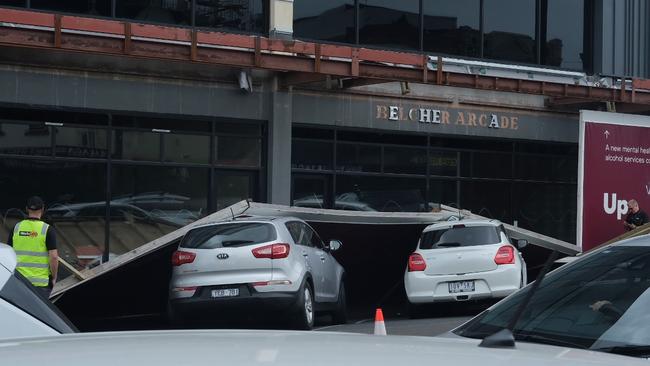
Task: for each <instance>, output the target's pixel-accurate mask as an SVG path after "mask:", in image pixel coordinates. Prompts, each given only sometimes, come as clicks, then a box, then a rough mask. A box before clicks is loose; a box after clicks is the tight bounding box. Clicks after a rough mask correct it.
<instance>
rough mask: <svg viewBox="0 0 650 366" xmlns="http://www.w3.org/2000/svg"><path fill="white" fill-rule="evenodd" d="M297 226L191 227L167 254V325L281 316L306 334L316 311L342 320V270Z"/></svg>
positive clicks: (283, 220)
mask: <svg viewBox="0 0 650 366" xmlns="http://www.w3.org/2000/svg"><path fill="white" fill-rule="evenodd" d="M340 247H341V243H340V242H339V241H336V240H332V241H330V242H329V243H328V245H325V244H324V243H323V241H322V240H321V239H320V237H319V236H318V234H317V233H316V232H315V231H314V230H313V229H312V228H311V227H310V226H309V225H308V224H307V223H305V222H304V221H302V220H300V219H297V218H293V217H246V218H237V219H235V220H232V221H224V222H217V223H211V224H207V225H202V226H198V227H196V228H193V229H192V230H190V231H189V232H187V233H186V234H185V236H184V237H183V238H182V239H181V242H180V244H179V247H178V250H177V251H176V252H175V253H174V254H173V256H172V265H173V270H172V278H171V281H170V288H169V306H168V313H169V317H170V321H171V322H172V323H175V324H176V325H180V324H183V323H184V321H185V320H188V318H190V317H194V318H199V319H198V320H200V319H201V318H203V319H210V318H212V317H213V316H215V315H223V314H235V313H237V312H245V313H244V315H247V314H260V313H266V312H270V313H273V314H276V315H277V314H280V315H288V316H290V318H291V319H290V320H291V322H292V324H293V326H294V327H296V328H299V329H311V328H312V327H313V325H314V313H315V312H316V311H328V312H332V314H333V316H334V320H335V321H336V322H345V320H346V304H345V286H344V284H343V279H344V270H343V267H341V265H340V264H339V263H338V262H337V261H336V259H334V257H333V256H332V254H331V252H333V251H336V250H338V249H339V248H340Z"/></svg>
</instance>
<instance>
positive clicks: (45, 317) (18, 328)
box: [0, 243, 76, 339]
mask: <svg viewBox="0 0 650 366" xmlns="http://www.w3.org/2000/svg"><path fill="white" fill-rule="evenodd" d="M15 270H16V253H15V252H14V250H13V248H11V247H10V246H8V245H6V244H1V243H0V339H3V338H19V337H37V336H46V335H53V334H61V333H74V332H75V331H76V329H75V328H74V326H73V325H71V324H70V322H69V321H68V320H67V319H66V318H65V317H64V316H63V315H62V314H61V313H60V312H59V311H58V309H57V308H56V307H54V305H52V303H51V302H49V301H48V300H47V299H45V298H43V297H41V295H40V294H39V293H38V292H36V290H35V289H34V288H33V287H32V284H31V283H29V282H28V281H27V279H25V278H24V277H23V276H22V275H20V273H18V272H16V271H15Z"/></svg>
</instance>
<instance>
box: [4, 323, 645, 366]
mask: <svg viewBox="0 0 650 366" xmlns="http://www.w3.org/2000/svg"><path fill="white" fill-rule="evenodd" d="M478 343H479V340H478V339H469V338H442V337H440V338H438V337H408V336H373V335H361V334H349V333H335V332H288V331H246V330H203V331H200V330H194V331H157V332H117V333H86V334H71V335H59V336H55V337H45V338H33V339H14V340H6V341H0V360H2V363H3V364H7V365H21V366H42V365H43V360H44V357H46V358H49V359H52V360H56V362H55V363H57V364H62V365H66V366H81V365H84V366H85V365H87V364H88V363H89V362H90V363H91V364H93V365H95V366H114V365H115V364H116V363H119V364H120V366H131V365H138V366H141V365H159V366H167V365H169V366H172V365H173V366H178V365H184V366H192V365H202V366H203V365H206V364H210V363H215V362H216V363H218V364H220V365H238V366H247V365H282V366H303V365H305V364H310V365H311V366H320V365H327V366H332V365H337V366H338V365H342V366H347V365H354V366H359V365H361V366H363V365H371V366H394V365H413V366H415V365H427V366H430V365H432V364H441V365H456V366H476V365H481V366H503V364H504V363H507V364H510V365H526V366H547V365H550V364H552V365H554V366H569V365H570V366H586V365H590V366H598V365H626V366H635V365H644V366H647V363H648V361H647V360H645V359H637V358H633V357H627V356H620V355H613V354H606V353H600V352H593V351H585V350H580V349H574V348H565V347H558V346H549V345H542V344H534V343H525V342H518V343H517V346H516V348H511V349H502V348H501V349H497V348H481V347H478ZM82 355H86V356H90V357H91V358H90V359H89V358H88V357H82Z"/></svg>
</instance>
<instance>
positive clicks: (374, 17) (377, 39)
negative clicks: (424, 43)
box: [359, 0, 420, 50]
mask: <svg viewBox="0 0 650 366" xmlns="http://www.w3.org/2000/svg"><path fill="white" fill-rule="evenodd" d="M359 43H360V44H368V45H377V46H382V47H388V48H408V49H416V50H417V49H420V1H419V0H402V1H387V0H359Z"/></svg>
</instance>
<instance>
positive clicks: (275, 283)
mask: <svg viewBox="0 0 650 366" xmlns="http://www.w3.org/2000/svg"><path fill="white" fill-rule="evenodd" d="M252 285H253V286H255V287H257V286H278V285H291V281H289V280H276V281H262V282H253V283H252Z"/></svg>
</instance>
